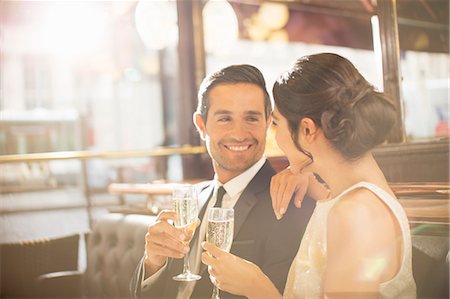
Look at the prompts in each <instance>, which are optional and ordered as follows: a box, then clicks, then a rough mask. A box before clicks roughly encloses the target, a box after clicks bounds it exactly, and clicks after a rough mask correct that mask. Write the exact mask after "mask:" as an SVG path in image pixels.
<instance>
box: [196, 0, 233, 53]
mask: <svg viewBox="0 0 450 299" xmlns="http://www.w3.org/2000/svg"><path fill="white" fill-rule="evenodd" d="M203 30H204V37H205V48H206V52H208V53H216V54H220V53H223V52H226V51H227V50H228V49H229V48H230V47H231V46H233V45H234V43H235V42H236V40H237V38H238V35H239V25H238V20H237V17H236V14H235V12H234V10H233V7H231V5H230V3H228V2H227V1H208V2H207V3H206V4H205V6H204V8H203Z"/></svg>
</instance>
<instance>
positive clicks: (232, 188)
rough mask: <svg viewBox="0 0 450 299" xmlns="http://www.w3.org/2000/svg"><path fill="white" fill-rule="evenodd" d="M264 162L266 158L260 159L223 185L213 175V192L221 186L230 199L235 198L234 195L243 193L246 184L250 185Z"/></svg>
mask: <svg viewBox="0 0 450 299" xmlns="http://www.w3.org/2000/svg"><path fill="white" fill-rule="evenodd" d="M266 160H267V159H266V157H264V156H263V157H261V159H259V161H258V162H256V163H255V164H253V165H252V166H251V167H250V168H249V169H247V170H246V171H244V172H243V173H241V174H240V175H238V176H237V177H234V178H232V179H231V180H229V181H228V182H227V183H225V184H222V183H220V182H219V180H218V179H217V175H214V184H215V190H217V189H218V188H219V187H220V186H223V187H224V188H225V191H226V192H227V194H228V195H229V196H230V197H231V198H233V197H235V196H236V195H238V194H239V193H241V192H242V191H244V189H245V188H246V187H247V185H248V183H250V181H251V180H252V179H253V177H254V176H255V175H256V173H257V172H258V171H259V170H260V169H261V167H262V166H263V165H264V163H265V162H266Z"/></svg>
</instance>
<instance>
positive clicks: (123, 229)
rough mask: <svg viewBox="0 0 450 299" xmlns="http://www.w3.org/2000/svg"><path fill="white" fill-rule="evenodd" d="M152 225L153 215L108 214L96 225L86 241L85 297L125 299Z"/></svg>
mask: <svg viewBox="0 0 450 299" xmlns="http://www.w3.org/2000/svg"><path fill="white" fill-rule="evenodd" d="M152 222H154V217H152V216H144V215H126V216H124V215H122V214H109V215H107V216H105V217H104V218H102V219H101V220H100V221H99V222H98V223H97V225H96V226H95V227H94V229H93V231H92V234H91V235H90V236H89V238H88V242H87V268H86V272H85V274H84V289H85V294H86V295H87V296H89V297H97V298H98V297H107V298H119V297H120V298H123V297H128V295H129V285H130V280H131V277H132V275H133V273H134V270H135V269H136V265H137V263H138V262H139V260H140V259H141V258H142V255H143V253H144V242H145V241H144V240H145V239H144V236H145V234H146V232H147V227H148V225H149V224H150V223H152Z"/></svg>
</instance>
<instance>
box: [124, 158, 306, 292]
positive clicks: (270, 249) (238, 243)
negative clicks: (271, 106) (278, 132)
mask: <svg viewBox="0 0 450 299" xmlns="http://www.w3.org/2000/svg"><path fill="white" fill-rule="evenodd" d="M274 174H275V171H274V170H273V168H272V166H271V165H270V163H269V162H268V161H267V162H266V163H265V164H264V165H263V167H262V168H261V169H260V170H259V172H258V173H257V174H256V175H255V177H254V178H253V179H252V180H251V181H250V183H249V184H248V185H247V187H246V188H245V189H244V191H243V192H242V194H241V196H240V198H239V200H238V201H237V203H236V205H235V207H234V239H233V245H232V247H231V250H230V252H231V253H233V254H235V255H237V256H239V257H241V258H243V259H246V260H248V261H251V262H253V263H255V264H256V265H258V266H259V267H260V268H261V270H262V271H263V272H264V273H265V274H266V275H267V276H268V277H269V278H270V279H271V280H272V282H273V283H274V284H275V286H276V287H277V288H278V290H279V291H280V292H281V293H283V291H284V286H285V284H286V278H287V274H288V272H289V268H290V265H291V263H292V260H293V259H294V257H295V255H296V254H297V250H298V248H299V245H300V241H301V238H302V236H303V233H304V231H305V229H306V225H307V224H308V221H309V218H310V217H311V214H312V211H313V210H314V206H315V201H314V200H312V199H310V198H305V200H304V201H303V204H302V208H301V209H297V208H295V207H293V206H291V207H289V208H288V210H287V212H286V214H285V216H284V217H283V218H282V219H281V220H277V219H276V217H275V214H274V212H273V209H272V201H271V198H270V179H271V178H272V176H273V175H274ZM199 188H200V189H201V192H200V203H201V204H203V208H202V211H201V213H200V214H203V213H204V212H205V211H204V210H205V207H206V205H207V201H208V200H209V198H210V197H211V194H212V191H213V188H214V184H213V183H212V181H208V182H203V183H200V184H199ZM291 205H293V204H292V202H291ZM200 216H202V215H200ZM200 219H201V218H200ZM197 232H198V230H197ZM197 241H198V236H194V239H193V241H192V242H197ZM191 247H193V246H192V245H191ZM142 263H143V259H142V260H141V262H140V263H139V265H138V266H137V269H136V272H135V275H134V277H133V279H132V282H131V286H130V287H131V292H132V296H133V297H134V298H176V296H177V292H178V285H179V283H178V282H176V281H174V280H173V279H172V277H173V276H175V275H177V274H179V273H181V271H182V259H169V260H168V264H167V266H166V268H165V270H164V271H163V273H162V275H161V276H160V277H159V279H158V280H157V281H155V282H154V283H153V284H152V285H150V286H149V287H147V288H146V289H143V290H141V280H142ZM200 272H201V273H200V275H202V279H201V280H199V281H198V282H197V283H196V285H195V288H194V291H193V294H192V296H191V298H210V297H211V294H212V283H211V282H210V280H209V274H208V272H207V270H206V266H205V265H204V264H202V266H201V270H200ZM255 287H256V286H255ZM221 297H222V298H241V297H239V296H235V295H232V294H229V293H225V292H222V291H221Z"/></svg>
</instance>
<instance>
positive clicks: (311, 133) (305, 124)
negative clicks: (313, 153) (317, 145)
mask: <svg viewBox="0 0 450 299" xmlns="http://www.w3.org/2000/svg"><path fill="white" fill-rule="evenodd" d="M317 130H318V128H317V126H316V123H315V122H314V121H313V120H312V119H311V118H308V117H305V118H302V120H301V121H300V134H301V135H302V136H303V137H304V138H305V140H306V142H309V143H311V142H312V141H313V140H314V139H315V138H316V136H317V135H316V133H317Z"/></svg>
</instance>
